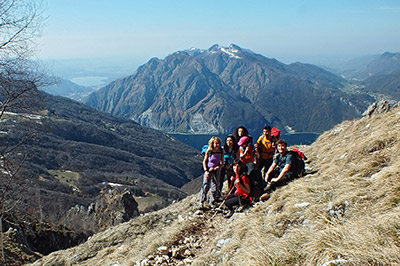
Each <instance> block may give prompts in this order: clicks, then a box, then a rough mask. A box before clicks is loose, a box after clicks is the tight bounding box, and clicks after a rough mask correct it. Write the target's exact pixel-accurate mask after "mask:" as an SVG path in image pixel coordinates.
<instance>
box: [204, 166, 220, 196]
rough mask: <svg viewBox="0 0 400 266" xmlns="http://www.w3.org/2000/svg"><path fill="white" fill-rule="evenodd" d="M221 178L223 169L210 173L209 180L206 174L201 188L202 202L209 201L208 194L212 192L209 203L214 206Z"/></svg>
mask: <svg viewBox="0 0 400 266" xmlns="http://www.w3.org/2000/svg"><path fill="white" fill-rule="evenodd" d="M220 177H221V169H218V170H216V171H212V172H209V176H208V178H207V177H206V174H205V173H204V175H203V185H202V186H201V193H200V194H201V196H200V197H201V198H200V202H202V203H203V202H205V201H206V200H207V193H208V191H209V190H210V198H209V203H210V204H214V201H215V200H216V199H217V198H218V188H219V182H220Z"/></svg>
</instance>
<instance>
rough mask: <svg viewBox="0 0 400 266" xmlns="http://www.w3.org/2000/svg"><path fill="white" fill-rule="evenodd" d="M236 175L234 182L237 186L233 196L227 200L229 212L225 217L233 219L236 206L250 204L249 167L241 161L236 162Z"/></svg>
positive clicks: (226, 204) (234, 168) (233, 178)
mask: <svg viewBox="0 0 400 266" xmlns="http://www.w3.org/2000/svg"><path fill="white" fill-rule="evenodd" d="M233 171H234V172H235V175H234V176H233V177H232V182H233V184H234V186H235V188H234V189H233V191H232V192H231V194H230V195H229V196H228V197H227V199H226V200H225V206H226V207H228V209H229V212H228V213H227V214H226V215H225V216H226V217H231V216H232V214H233V213H234V210H233V207H234V206H238V205H240V206H243V205H248V204H250V202H251V200H250V179H249V177H248V176H247V175H246V172H247V167H246V165H245V164H244V163H243V162H242V161H240V160H235V162H234V165H233Z"/></svg>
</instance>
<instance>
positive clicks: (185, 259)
mask: <svg viewBox="0 0 400 266" xmlns="http://www.w3.org/2000/svg"><path fill="white" fill-rule="evenodd" d="M213 214H214V210H208V211H196V212H195V213H194V215H195V216H197V218H196V219H195V221H193V223H192V226H191V227H189V228H187V229H186V230H185V231H182V233H181V234H179V235H178V236H177V237H175V238H174V239H172V240H171V241H170V242H168V243H165V244H164V245H163V246H161V247H159V248H158V249H157V250H156V252H154V253H153V254H151V255H148V256H147V257H146V258H145V259H143V260H142V261H140V262H138V263H136V264H135V265H136V266H150V265H175V266H179V265H191V264H192V262H193V261H194V259H196V258H198V257H200V256H201V255H203V254H206V253H210V252H211V251H212V247H213V244H214V242H215V240H216V237H217V236H218V235H220V234H221V232H223V230H224V228H226V223H227V222H228V221H229V219H227V218H225V217H224V216H223V214H222V213H220V212H218V213H217V214H216V215H215V216H213Z"/></svg>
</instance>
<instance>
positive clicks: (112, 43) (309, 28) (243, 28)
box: [39, 0, 400, 63]
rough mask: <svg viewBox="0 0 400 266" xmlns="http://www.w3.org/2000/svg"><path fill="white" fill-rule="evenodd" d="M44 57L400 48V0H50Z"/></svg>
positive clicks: (335, 54)
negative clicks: (216, 48)
mask: <svg viewBox="0 0 400 266" xmlns="http://www.w3.org/2000/svg"><path fill="white" fill-rule="evenodd" d="M45 14H46V15H47V16H48V20H47V23H46V25H45V27H44V29H43V34H42V35H43V36H42V38H41V39H40V40H39V44H40V45H39V47H40V51H39V57H40V58H43V59H49V58H52V59H61V58H71V59H76V58H109V57H123V58H127V59H129V58H132V59H133V58H134V59H136V60H141V61H142V63H145V62H146V61H147V60H148V59H150V58H151V57H159V58H164V57H165V56H167V55H168V54H171V53H173V52H175V51H178V50H183V49H188V48H191V47H196V48H202V49H207V48H209V47H210V46H212V45H213V44H219V45H222V46H229V44H231V43H235V44H237V45H239V46H241V47H242V48H247V49H250V50H252V51H254V52H256V53H260V54H263V55H264V56H266V57H270V58H276V59H278V60H280V61H283V62H285V63H291V62H295V61H301V62H311V63H313V62H315V61H318V60H319V59H322V58H326V57H332V58H341V57H343V56H345V57H347V56H348V57H355V56H362V55H371V54H381V53H383V52H386V51H389V52H400V1H399V0H387V1H383V0H381V1H378V0H309V1H306V0H303V1H302V0H293V1H291V0H274V1H270V0H247V1H244V0H229V1H225V0H202V1H200V0H197V1H191V0H140V1H136V0H48V1H47V9H46V10H45Z"/></svg>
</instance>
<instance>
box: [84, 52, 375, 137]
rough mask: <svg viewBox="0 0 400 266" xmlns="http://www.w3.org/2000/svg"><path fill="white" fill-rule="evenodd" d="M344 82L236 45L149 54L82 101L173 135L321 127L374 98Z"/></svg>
mask: <svg viewBox="0 0 400 266" xmlns="http://www.w3.org/2000/svg"><path fill="white" fill-rule="evenodd" d="M344 84H345V80H344V79H343V78H341V77H339V76H337V75H335V74H333V73H330V72H328V71H326V70H323V69H322V68H319V67H316V66H314V65H310V64H302V63H294V64H290V65H286V64H284V63H281V62H279V61H277V60H275V59H270V58H266V57H264V56H262V55H260V54H256V53H254V52H252V51H249V50H247V49H242V48H240V47H239V46H237V45H230V46H229V47H221V46H219V45H213V46H212V47H210V48H209V49H207V50H199V49H191V50H186V51H178V52H175V53H173V54H171V55H169V56H167V57H166V58H164V59H158V58H153V59H151V60H150V61H149V62H147V63H146V64H144V65H142V66H140V67H139V68H138V70H137V71H136V72H135V73H134V74H133V75H131V76H128V77H125V78H122V79H119V80H116V81H114V82H112V83H110V84H109V85H107V86H105V87H103V88H101V89H100V90H98V91H96V92H93V93H92V94H91V95H90V96H89V97H88V99H87V101H86V104H88V105H89V106H92V107H94V108H96V109H98V110H101V111H105V112H109V113H111V114H113V115H117V116H122V117H126V118H130V119H132V120H134V121H137V122H138V123H140V124H141V125H144V126H148V127H152V128H155V129H160V130H162V131H164V132H171V133H191V134H215V133H222V134H226V133H231V132H232V131H233V129H234V128H235V127H237V126H238V125H244V126H246V127H247V128H248V129H249V130H250V131H253V132H260V130H261V129H262V127H263V126H264V125H266V124H269V125H272V126H276V127H279V128H281V129H282V130H283V131H284V129H285V128H287V129H291V130H295V131H299V132H322V131H323V130H326V129H329V128H331V127H332V126H333V125H336V124H338V123H340V122H341V121H343V120H346V119H352V118H355V117H359V116H360V115H361V113H362V112H363V111H364V109H365V108H366V107H367V106H368V105H369V104H370V103H371V102H372V101H373V100H374V99H373V98H372V97H370V96H368V95H366V94H360V93H357V94H348V93H345V92H343V91H342V90H341V89H342V88H343V87H344Z"/></svg>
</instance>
